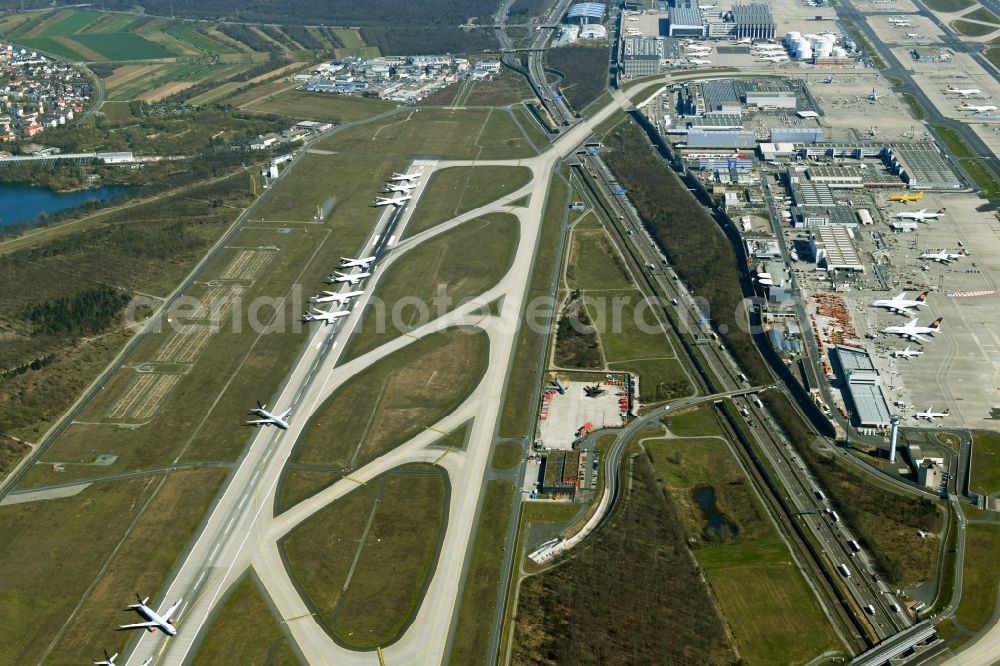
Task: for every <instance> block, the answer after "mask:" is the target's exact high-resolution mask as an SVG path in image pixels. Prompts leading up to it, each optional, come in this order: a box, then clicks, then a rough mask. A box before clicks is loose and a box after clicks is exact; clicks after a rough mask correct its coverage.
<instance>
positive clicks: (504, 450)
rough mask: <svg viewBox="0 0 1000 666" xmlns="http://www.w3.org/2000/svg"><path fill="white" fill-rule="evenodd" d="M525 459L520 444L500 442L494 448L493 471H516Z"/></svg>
mask: <svg viewBox="0 0 1000 666" xmlns="http://www.w3.org/2000/svg"><path fill="white" fill-rule="evenodd" d="M523 457H524V450H523V449H522V448H521V445H520V444H511V443H509V442H500V443H499V444H497V445H496V446H494V447H493V469H514V468H515V467H517V466H518V464H519V463H520V462H521V459H522V458H523Z"/></svg>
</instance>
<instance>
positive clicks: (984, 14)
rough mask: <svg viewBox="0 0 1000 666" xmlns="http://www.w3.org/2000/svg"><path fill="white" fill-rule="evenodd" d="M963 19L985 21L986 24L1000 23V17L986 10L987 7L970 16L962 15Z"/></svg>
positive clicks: (970, 13) (973, 12) (976, 10)
mask: <svg viewBox="0 0 1000 666" xmlns="http://www.w3.org/2000/svg"><path fill="white" fill-rule="evenodd" d="M962 18H964V19H970V20H973V21H983V22H984V23H1000V16H997V15H996V14H994V13H993V12H991V11H990V10H988V9H986V7H979V8H978V9H975V10H973V11H971V12H969V13H968V14H962ZM998 27H1000V26H998Z"/></svg>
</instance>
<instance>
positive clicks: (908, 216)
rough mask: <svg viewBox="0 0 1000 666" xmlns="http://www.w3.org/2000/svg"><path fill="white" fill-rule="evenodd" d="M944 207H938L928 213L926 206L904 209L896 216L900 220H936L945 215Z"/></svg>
mask: <svg viewBox="0 0 1000 666" xmlns="http://www.w3.org/2000/svg"><path fill="white" fill-rule="evenodd" d="M944 211H945V209H944V208H938V209H937V210H936V211H934V212H933V213H928V212H927V209H926V208H921V209H920V210H914V211H909V210H904V211H903V212H901V213H896V217H897V218H899V219H900V220H916V221H917V222H926V221H927V220H936V219H938V218H939V217H941V216H943V215H944Z"/></svg>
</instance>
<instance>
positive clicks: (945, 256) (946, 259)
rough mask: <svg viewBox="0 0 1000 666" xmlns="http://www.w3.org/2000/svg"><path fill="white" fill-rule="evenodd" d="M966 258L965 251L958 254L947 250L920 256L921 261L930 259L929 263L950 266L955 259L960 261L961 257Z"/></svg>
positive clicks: (966, 253) (925, 253)
mask: <svg viewBox="0 0 1000 666" xmlns="http://www.w3.org/2000/svg"><path fill="white" fill-rule="evenodd" d="M965 256H968V252H966V251H965V250H959V251H958V252H949V251H948V250H941V251H940V252H924V253H923V254H922V255H920V258H921V259H930V260H931V261H936V262H938V263H939V264H950V263H951V262H953V261H955V260H956V259H961V258H962V257H965Z"/></svg>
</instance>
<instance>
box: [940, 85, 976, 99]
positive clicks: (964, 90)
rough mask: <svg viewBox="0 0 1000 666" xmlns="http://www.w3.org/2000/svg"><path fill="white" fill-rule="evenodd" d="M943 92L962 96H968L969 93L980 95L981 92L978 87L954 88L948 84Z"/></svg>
mask: <svg viewBox="0 0 1000 666" xmlns="http://www.w3.org/2000/svg"><path fill="white" fill-rule="evenodd" d="M945 93H953V94H955V95H961V96H962V97H969V96H971V95H981V94H982V93H983V91H982V90H980V89H979V88H956V87H955V86H951V85H950V86H948V89H947V90H945Z"/></svg>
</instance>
